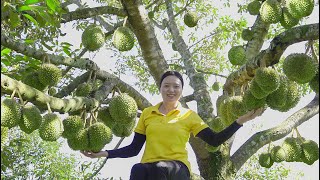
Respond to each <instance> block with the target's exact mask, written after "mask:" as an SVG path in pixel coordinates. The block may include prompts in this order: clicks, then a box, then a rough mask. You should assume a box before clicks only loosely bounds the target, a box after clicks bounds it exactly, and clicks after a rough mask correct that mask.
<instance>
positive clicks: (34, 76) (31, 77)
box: [22, 71, 47, 91]
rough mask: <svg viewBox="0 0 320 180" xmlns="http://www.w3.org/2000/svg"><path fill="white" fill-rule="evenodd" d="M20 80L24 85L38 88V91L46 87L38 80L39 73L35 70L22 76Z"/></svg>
mask: <svg viewBox="0 0 320 180" xmlns="http://www.w3.org/2000/svg"><path fill="white" fill-rule="evenodd" d="M22 82H23V83H24V84H26V85H29V86H31V87H33V88H36V89H38V90H39V91H43V90H44V89H46V87H47V86H46V85H44V84H42V83H41V82H40V80H39V73H38V72H37V71H32V72H29V73H27V74H26V76H24V77H23V79H22Z"/></svg>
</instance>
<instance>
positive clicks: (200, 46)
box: [1, 0, 319, 179]
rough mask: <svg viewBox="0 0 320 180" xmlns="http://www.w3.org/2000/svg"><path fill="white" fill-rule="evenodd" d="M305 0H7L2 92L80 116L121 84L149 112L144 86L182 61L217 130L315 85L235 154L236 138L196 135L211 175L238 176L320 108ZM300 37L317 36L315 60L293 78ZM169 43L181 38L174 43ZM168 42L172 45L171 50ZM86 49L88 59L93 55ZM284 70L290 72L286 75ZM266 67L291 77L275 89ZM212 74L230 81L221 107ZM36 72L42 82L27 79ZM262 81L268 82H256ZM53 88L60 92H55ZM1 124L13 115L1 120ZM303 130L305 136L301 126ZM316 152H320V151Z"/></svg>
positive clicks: (149, 87) (200, 158) (314, 30)
mask: <svg viewBox="0 0 320 180" xmlns="http://www.w3.org/2000/svg"><path fill="white" fill-rule="evenodd" d="M297 2H300V1H294V0H291V1H288V0H287V1H286V2H284V1H277V0H266V1H255V2H254V3H255V4H256V5H252V4H251V2H247V1H241V2H229V1H221V2H220V1H217V2H211V1H202V0H200V1H193V0H188V1H184V0H181V1H180V0H179V1H174V2H173V1H170V0H155V1H147V0H142V1H132V0H121V1H108V2H103V1H99V0H98V1H95V4H96V5H97V6H96V7H93V6H91V4H87V3H82V2H81V1H77V0H74V1H66V2H59V1H56V0H44V1H42V0H41V1H40V0H26V1H14V2H11V1H2V3H1V10H2V14H1V15H2V16H1V93H2V96H8V95H11V96H12V97H13V96H15V97H17V98H19V99H20V101H21V102H23V101H27V102H29V103H32V104H34V105H36V106H37V108H39V109H40V111H41V112H42V113H47V112H46V110H48V112H49V113H50V112H51V111H52V112H56V113H60V114H64V115H71V114H72V113H77V112H78V111H79V110H82V109H83V107H85V111H86V112H91V113H93V112H96V111H98V110H99V108H101V107H104V106H106V105H108V103H109V102H110V99H111V97H112V95H113V94H114V89H115V88H116V89H118V91H121V92H126V93H128V94H129V95H130V96H131V97H133V98H134V100H135V101H136V103H137V105H138V109H139V111H141V110H143V109H144V108H146V107H148V106H150V105H151V103H150V102H149V100H148V99H146V98H145V97H144V96H143V95H142V94H141V93H140V92H142V91H146V92H147V93H150V94H155V93H157V92H158V90H157V89H158V87H159V81H160V77H161V74H162V73H163V72H165V71H166V70H168V69H174V70H178V71H180V72H182V73H183V74H184V75H185V76H186V77H187V79H188V80H189V85H190V87H191V88H192V90H193V93H192V94H190V95H187V96H185V97H183V98H182V99H181V102H182V103H183V104H184V105H185V106H188V103H189V102H192V101H194V102H196V104H197V112H198V114H199V115H200V116H201V117H202V118H203V120H204V121H206V122H207V123H208V124H212V125H211V127H212V128H213V129H214V130H215V131H220V130H221V129H223V128H224V127H225V126H227V125H228V124H230V123H232V121H234V120H235V118H236V117H237V116H239V115H240V114H242V113H244V112H245V111H248V110H249V109H255V108H258V107H261V106H262V107H265V108H272V109H277V110H278V111H281V112H283V113H285V112H287V111H288V109H290V108H292V107H293V106H295V105H296V104H297V103H298V101H299V99H300V97H301V95H305V94H309V93H311V92H312V91H315V92H316V96H315V98H314V100H312V101H311V102H310V103H309V104H308V105H307V106H306V107H305V108H302V109H301V110H299V111H297V112H296V113H293V114H292V115H290V116H289V118H288V119H285V120H283V122H282V123H281V124H279V125H277V126H275V127H273V128H271V129H268V130H264V131H261V132H257V133H256V134H254V135H253V136H252V137H251V138H249V139H248V141H247V142H245V143H244V144H243V145H242V146H241V147H240V148H239V149H238V150H236V151H235V153H234V154H232V155H230V149H231V147H232V142H233V140H234V137H233V138H230V139H229V141H228V142H226V143H224V145H223V146H221V147H218V148H211V147H209V148H208V147H207V146H206V145H205V143H204V142H202V141H200V140H199V139H197V138H193V137H191V139H190V144H191V146H192V148H193V150H194V152H195V154H196V157H197V162H198V166H199V170H200V174H201V176H202V177H204V178H205V179H230V178H233V177H234V176H235V174H236V172H237V171H238V170H239V169H240V168H241V167H242V166H243V164H244V163H245V162H246V161H247V160H248V159H249V158H250V157H251V156H252V155H254V154H255V153H256V152H257V151H258V150H259V149H260V148H262V147H263V146H265V145H268V144H269V143H270V142H273V141H277V140H280V139H283V140H284V139H285V137H286V136H287V135H289V134H290V133H291V132H292V131H294V130H295V129H296V128H297V127H298V126H299V125H301V124H302V123H304V122H306V121H308V120H309V119H310V118H311V117H313V116H315V115H316V114H318V113H319V103H318V93H319V91H318V89H317V87H319V81H318V78H316V77H317V76H318V75H316V73H317V68H314V67H317V66H318V62H319V61H318V55H319V53H318V49H319V48H318V47H319V43H318V36H319V23H317V22H313V23H314V24H306V23H305V22H306V21H305V20H306V18H307V17H308V16H309V15H310V14H311V12H312V11H318V8H317V6H318V2H314V1H307V0H306V1H303V2H304V3H305V4H304V5H305V6H304V7H306V8H305V9H302V10H297V11H295V10H293V9H295V7H296V6H299V7H301V6H302V5H301V4H299V3H297ZM74 5H76V6H77V8H76V9H75V10H69V9H68V7H74ZM314 6H316V8H314ZM230 7H231V8H234V7H237V8H238V12H237V14H238V16H235V17H236V18H232V17H231V16H229V15H227V14H224V12H226V11H227V10H228V9H229V8H230ZM254 7H255V8H254ZM269 7H270V8H269ZM70 9H72V8H70ZM270 9H271V10H270ZM248 13H249V14H250V15H252V16H254V17H255V21H254V22H250V23H249V22H248V21H247V19H246V18H245V17H246V15H248ZM66 23H73V27H74V29H75V30H77V31H84V33H83V35H82V38H81V41H82V44H81V45H80V46H79V47H78V44H72V43H70V42H71V41H69V40H68V42H66V41H61V39H63V37H64V36H67V34H65V32H63V26H64V24H66ZM93 24H95V25H93ZM97 26H98V27H97ZM89 27H90V28H89ZM244 29H246V31H244ZM103 42H104V43H103ZM300 42H307V43H306V51H305V54H304V55H305V56H303V58H302V59H303V60H304V61H305V62H306V63H304V64H308V65H309V66H306V68H307V69H306V70H302V71H301V70H300V71H299V70H295V69H294V66H292V65H290V66H289V68H288V69H289V70H288V71H287V72H292V71H290V69H294V70H293V72H307V73H306V74H301V75H300V76H303V77H305V76H306V78H305V79H304V82H299V83H296V82H295V81H293V80H294V78H289V77H287V76H288V73H286V71H284V70H283V67H284V66H283V64H288V63H286V59H284V58H285V57H283V58H282V59H281V57H282V55H283V54H284V52H285V51H286V49H287V48H288V47H289V46H291V45H294V44H297V43H300ZM263 46H265V47H264V48H263ZM165 47H172V50H174V51H172V50H171V48H170V49H168V48H165ZM235 47H237V48H235ZM131 48H133V49H131ZM101 49H107V52H108V53H110V57H113V58H114V59H117V60H118V61H117V62H116V65H117V66H116V69H112V70H104V69H102V68H100V67H99V66H98V65H97V64H96V62H95V61H94V59H95V56H98V55H99V53H100V52H102V50H101ZM231 49H232V51H231ZM128 50H130V51H128ZM167 50H169V51H172V53H164V52H167ZM126 51H128V52H127V53H126ZM167 54H168V55H167ZM225 54H228V55H227V56H228V57H226V55H225ZM85 55H86V56H87V57H86V58H84V57H83V56H85ZM170 55H172V56H170ZM306 56H308V58H306ZM240 57H241V58H240ZM294 57H296V56H294ZM299 57H300V56H299ZM105 59H106V61H108V58H105ZM288 59H295V58H288ZM300 59H301V58H300ZM309 62H310V63H309ZM42 63H43V64H45V63H46V64H48V63H51V64H54V65H56V66H58V67H59V69H60V70H62V72H60V73H58V75H54V76H53V77H52V78H50V77H47V76H42V75H39V74H40V73H41V72H42V71H44V72H46V73H44V74H49V73H48V72H49V70H50V71H53V72H55V71H57V70H56V69H54V68H52V69H51V68H48V67H44V66H43V65H42ZM267 67H272V68H267ZM300 67H301V66H300ZM43 69H44V70H43ZM48 69H49V70H48ZM279 72H281V73H284V74H285V75H281V76H280V75H278V73H279ZM32 73H34V74H32ZM38 73H39V74H38ZM30 74H31V75H30ZM123 74H131V75H134V77H136V82H135V84H136V86H137V87H138V88H139V89H134V88H133V87H132V86H130V85H129V84H127V83H126V82H125V81H124V80H123V79H121V75H123ZM265 74H267V77H277V78H280V77H281V78H283V79H281V80H279V79H277V78H276V80H275V82H276V83H275V84H273V86H274V87H275V88H274V89H273V90H272V92H271V91H270V89H271V87H273V86H272V83H273V82H274V81H273V80H274V79H272V78H271V81H269V82H268V83H266V84H263V83H262V82H263V81H267V80H268V78H265V76H263V75H265ZM268 74H269V75H270V76H268ZM38 76H39V77H38ZM211 76H216V77H219V80H220V79H221V78H225V79H222V80H220V81H221V82H222V83H223V84H224V85H223V90H221V91H223V96H220V97H221V98H220V100H222V101H220V104H219V103H218V105H217V106H216V105H215V102H213V101H212V99H211V97H210V94H211V93H212V90H211V89H210V88H209V87H211V84H213V83H212V82H210V81H208V79H209V78H210V77H211ZM278 76H279V77H278ZM300 76H299V77H300ZM31 77H32V78H31ZM35 77H38V78H39V82H41V83H37V82H38V81H36V83H34V82H28V81H27V80H30V79H34V78H35ZM150 77H151V78H150ZM220 77H221V78H220ZM261 77H264V78H261ZM259 78H260V80H259ZM49 79H50V82H49ZM51 79H52V81H51ZM288 79H289V80H288ZM20 80H21V81H22V82H21V81H20ZM216 80H217V81H218V79H216ZM287 81H288V82H289V81H290V82H292V83H291V84H294V85H293V86H294V87H293V88H292V89H290V90H286V91H285V92H291V93H287V94H288V95H287V94H286V97H287V99H289V96H290V95H292V96H294V97H295V98H294V99H292V102H290V103H289V102H288V101H282V102H281V103H282V104H281V105H280V103H279V102H278V103H274V104H272V103H270V101H271V100H266V99H267V98H268V97H267V96H268V95H269V94H271V93H276V90H277V89H280V85H279V82H287ZM27 82H28V83H27ZM85 82H86V83H89V82H95V83H94V84H93V85H92V86H93V87H92V89H90V91H89V93H87V94H86V95H83V94H81V93H80V94H78V93H77V92H76V91H75V90H76V89H77V88H78V85H79V84H82V83H85ZM309 82H310V83H309ZM46 83H47V84H46ZM255 83H258V86H256V87H255V86H254V84H255ZM26 84H28V85H26ZM41 84H42V86H39V85H41ZM309 84H310V87H311V88H310V87H309ZM314 84H315V85H314ZM253 87H255V88H260V90H258V91H257V92H264V94H263V93H262V94H255V93H254V92H256V91H254V90H253V89H254V88H253ZM297 88H298V89H297ZM52 89H54V90H56V91H57V92H56V93H52V91H51V90H52ZM285 89H287V88H285ZM311 89H312V90H311ZM49 90H50V91H49ZM301 92H302V94H300V93H301ZM49 93H50V94H49ZM250 93H251V95H254V98H252V99H249V100H247V104H246V105H243V104H241V103H240V102H241V99H244V96H245V95H246V94H247V96H248V94H249V95H250ZM277 93H278V94H280V92H277ZM48 94H49V95H48ZM251 97H252V96H251ZM271 97H276V95H275V94H271V95H270V96H269V99H270V98H271ZM279 97H282V96H279ZM223 98H224V99H223ZM256 99H259V100H261V101H262V104H259V103H257V102H256V101H255V100H256ZM277 100H279V99H277ZM280 100H281V99H280ZM280 100H279V101H280ZM285 100H286V99H285ZM261 101H260V102H261ZM268 101H269V103H268ZM217 102H218V101H217ZM229 102H232V103H229ZM272 102H274V101H272ZM237 103H238V104H237ZM239 103H240V105H239ZM221 104H222V105H221ZM229 104H231V105H229ZM232 107H235V110H240V109H241V108H242V107H245V108H244V109H242V111H235V110H230V108H232ZM84 115H86V114H84ZM91 117H92V116H91ZM218 119H220V120H222V122H220V124H222V126H221V127H220V128H218V127H219V126H218V125H217V124H216V125H213V124H215V123H216V122H219V121H220V120H218ZM1 120H2V119H1ZM1 125H2V126H3V125H4V124H3V123H2V122H1ZM294 132H296V131H294ZM295 137H297V139H299V138H300V136H299V132H298V131H297V132H296V136H295ZM299 141H301V142H302V141H303V140H302V139H299ZM299 147H300V146H299ZM305 149H306V148H305ZM300 151H301V149H300ZM318 151H319V150H318V147H316V149H313V152H315V153H318ZM286 154H289V153H288V152H286ZM300 154H301V153H300ZM304 154H305V152H304ZM287 156H288V155H287ZM315 156H316V157H317V158H318V156H319V155H318V154H316V155H315ZM290 157H291V156H290ZM299 157H300V156H299ZM290 160H292V159H290ZM294 161H302V160H301V159H300V160H299V159H294ZM259 162H260V161H259ZM310 163H311V162H310ZM262 164H263V163H262ZM263 165H266V164H263ZM268 165H270V164H268ZM271 165H272V164H271Z"/></svg>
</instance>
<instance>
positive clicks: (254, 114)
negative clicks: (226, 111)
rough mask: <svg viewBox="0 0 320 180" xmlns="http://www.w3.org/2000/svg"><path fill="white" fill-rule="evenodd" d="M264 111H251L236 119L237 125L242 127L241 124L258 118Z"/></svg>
mask: <svg viewBox="0 0 320 180" xmlns="http://www.w3.org/2000/svg"><path fill="white" fill-rule="evenodd" d="M264 111H265V109H264V108H259V109H254V110H251V111H249V112H248V113H247V114H245V115H242V116H240V117H239V118H238V119H237V123H238V124H240V125H242V124H243V123H245V122H247V121H250V120H252V119H254V118H256V117H257V116H260V115H261V114H262V113H263V112H264Z"/></svg>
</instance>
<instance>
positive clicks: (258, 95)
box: [249, 78, 269, 99]
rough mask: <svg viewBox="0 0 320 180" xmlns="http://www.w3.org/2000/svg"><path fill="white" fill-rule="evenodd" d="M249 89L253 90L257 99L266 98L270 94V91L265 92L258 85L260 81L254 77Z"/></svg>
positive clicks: (252, 92)
mask: <svg viewBox="0 0 320 180" xmlns="http://www.w3.org/2000/svg"><path fill="white" fill-rule="evenodd" d="M249 91H250V92H251V94H252V95H253V96H254V97H255V98H257V99H263V98H266V97H267V96H268V94H269V93H267V92H264V91H263V90H262V88H261V87H260V86H259V85H258V83H257V82H256V80H255V78H253V79H252V80H251V83H250V85H249Z"/></svg>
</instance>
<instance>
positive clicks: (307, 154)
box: [259, 137, 319, 168]
mask: <svg viewBox="0 0 320 180" xmlns="http://www.w3.org/2000/svg"><path fill="white" fill-rule="evenodd" d="M318 159H319V146H318V144H317V143H316V142H315V141H313V140H305V138H303V137H287V138H285V139H284V141H283V143H282V144H281V145H280V146H274V147H273V148H271V149H270V151H269V152H264V153H261V154H260V155H259V164H260V165H261V166H262V167H265V168H270V167H271V166H272V165H273V163H274V162H277V163H279V162H283V161H285V162H303V163H305V164H308V165H312V164H313V163H314V162H315V161H317V160H318Z"/></svg>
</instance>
